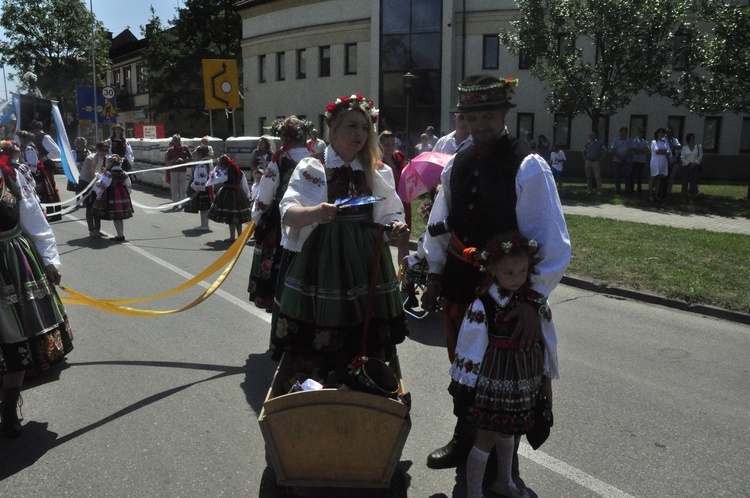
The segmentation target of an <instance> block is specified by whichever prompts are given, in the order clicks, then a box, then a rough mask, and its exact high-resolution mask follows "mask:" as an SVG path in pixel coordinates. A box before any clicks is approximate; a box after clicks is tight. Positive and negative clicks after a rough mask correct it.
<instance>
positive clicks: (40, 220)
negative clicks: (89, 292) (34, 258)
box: [0, 170, 60, 269]
mask: <svg viewBox="0 0 750 498" xmlns="http://www.w3.org/2000/svg"><path fill="white" fill-rule="evenodd" d="M2 177H3V172H2V171H1V170H0V178H2ZM16 183H17V184H18V189H19V190H20V192H21V198H20V199H18V208H19V219H18V224H19V226H20V227H21V230H23V232H24V233H25V234H26V236H27V237H28V238H29V239H31V241H32V242H33V244H34V246H35V247H36V249H37V251H39V254H40V255H41V256H42V262H43V263H44V265H45V266H47V265H49V264H53V265H55V266H56V267H57V268H58V269H59V268H60V255H59V253H58V252H57V243H56V242H55V235H54V234H53V233H52V228H50V226H49V223H48V222H47V218H46V216H45V214H44V211H42V207H41V206H40V205H39V200H38V199H37V196H36V190H35V189H34V188H33V187H32V186H30V185H29V184H28V183H27V182H26V179H25V178H24V177H23V175H21V174H19V173H16Z"/></svg>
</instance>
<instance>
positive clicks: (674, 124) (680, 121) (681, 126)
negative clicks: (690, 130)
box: [667, 116, 685, 143]
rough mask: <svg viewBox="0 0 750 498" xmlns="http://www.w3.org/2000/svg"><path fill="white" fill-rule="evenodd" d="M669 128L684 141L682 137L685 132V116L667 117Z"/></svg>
mask: <svg viewBox="0 0 750 498" xmlns="http://www.w3.org/2000/svg"><path fill="white" fill-rule="evenodd" d="M667 128H672V129H673V130H674V136H675V137H677V140H679V141H680V143H682V137H683V136H684V135H683V134H684V133H685V116H669V117H668V118H667Z"/></svg>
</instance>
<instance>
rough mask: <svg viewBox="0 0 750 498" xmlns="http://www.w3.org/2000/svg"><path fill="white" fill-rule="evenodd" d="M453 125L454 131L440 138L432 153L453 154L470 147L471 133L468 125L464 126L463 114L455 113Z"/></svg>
mask: <svg viewBox="0 0 750 498" xmlns="http://www.w3.org/2000/svg"><path fill="white" fill-rule="evenodd" d="M453 124H454V125H455V127H456V129H455V130H453V131H452V132H450V133H448V134H447V135H445V136H443V137H440V138H439V139H438V141H437V143H436V144H435V146H434V147H433V148H432V152H442V153H444V154H455V153H457V152H460V151H461V150H463V149H465V148H466V147H468V146H469V145H471V132H470V131H469V125H467V124H466V120H465V119H464V115H463V113H460V112H456V113H454V114H453Z"/></svg>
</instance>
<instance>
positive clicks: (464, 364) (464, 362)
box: [453, 356, 482, 375]
mask: <svg viewBox="0 0 750 498" xmlns="http://www.w3.org/2000/svg"><path fill="white" fill-rule="evenodd" d="M453 366H454V367H456V369H457V370H459V371H463V372H466V373H467V374H473V375H479V371H480V370H481V369H482V362H481V361H479V362H474V361H472V360H470V359H468V358H464V357H463V356H456V357H455V358H454V360H453Z"/></svg>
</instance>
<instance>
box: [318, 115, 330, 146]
mask: <svg viewBox="0 0 750 498" xmlns="http://www.w3.org/2000/svg"><path fill="white" fill-rule="evenodd" d="M327 136H328V128H327V127H326V115H325V114H318V138H320V139H321V140H325V139H326V137H327Z"/></svg>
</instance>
